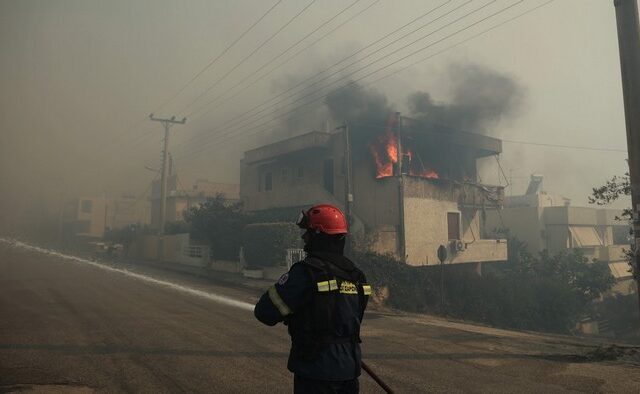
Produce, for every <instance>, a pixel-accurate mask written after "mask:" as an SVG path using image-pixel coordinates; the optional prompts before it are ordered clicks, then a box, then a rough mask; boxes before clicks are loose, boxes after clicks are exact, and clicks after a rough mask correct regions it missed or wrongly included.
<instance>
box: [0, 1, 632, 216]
mask: <svg viewBox="0 0 640 394" xmlns="http://www.w3.org/2000/svg"><path fill="white" fill-rule="evenodd" d="M276 3H277V0H271V1H266V0H265V1H255V0H254V1H244V0H241V1H239V0H235V1H208V0H202V1H196V0H189V1H180V2H178V1H165V0H154V1H151V0H138V1H132V0H126V1H125V0H120V1H87V0H77V1H71V0H58V1H42V0H41V1H31V0H23V1H0V195H1V196H0V199H1V200H2V201H0V202H1V203H2V205H1V206H2V207H3V208H0V209H3V210H4V211H3V212H2V214H3V215H7V212H8V211H11V212H17V211H19V210H20V209H22V208H25V207H32V206H33V205H34V204H37V203H38V202H39V201H41V200H46V201H47V202H49V203H50V204H53V205H55V204H57V201H59V200H61V199H64V198H67V197H69V196H73V195H78V194H84V195H90V194H100V195H102V194H103V193H106V194H107V195H118V194H121V193H134V194H141V193H143V192H144V191H145V190H146V189H147V185H148V183H149V181H150V180H151V178H153V177H154V175H155V174H154V170H155V169H158V168H159V165H160V164H159V162H160V151H161V149H162V148H161V139H162V134H163V131H162V127H161V125H160V124H158V123H155V122H150V121H148V120H146V117H147V116H148V114H149V113H151V112H154V113H155V114H156V116H161V117H164V116H166V117H170V116H172V115H175V116H176V117H178V118H182V117H183V116H186V117H187V118H188V120H187V124H186V125H184V126H175V127H174V128H173V129H172V131H171V148H170V151H171V152H172V153H173V156H174V162H175V167H176V170H177V172H178V174H179V176H180V177H181V178H182V179H183V183H184V184H188V183H189V182H191V181H193V180H195V179H197V178H208V179H210V180H213V181H221V182H238V177H239V159H240V157H241V152H242V151H244V150H246V149H247V148H251V147H255V146H256V145H258V144H260V143H263V142H265V141H269V140H272V139H273V138H276V136H283V135H287V133H289V134H290V133H302V132H306V131H309V130H310V129H313V128H315V129H318V128H324V127H326V122H327V121H329V124H333V125H334V126H335V123H337V122H339V121H340V120H339V119H329V118H330V117H331V114H335V111H334V112H332V111H331V110H330V109H329V108H328V107H330V104H331V103H338V102H340V100H339V99H340V98H344V97H347V95H348V94H349V91H350V90H353V88H354V85H351V89H350V90H347V89H343V90H341V91H332V90H334V89H336V88H339V87H341V86H343V85H345V84H346V83H349V82H350V81H357V83H358V88H357V89H361V90H362V91H363V92H365V96H367V97H373V98H376V97H377V98H378V99H379V100H381V101H378V102H377V104H379V105H382V106H383V107H384V108H391V109H393V110H397V111H401V112H402V113H403V114H407V115H420V113H421V111H422V113H423V114H425V113H426V114H427V115H428V116H429V117H430V119H434V118H437V119H438V120H439V121H440V122H445V123H446V122H448V121H449V122H453V120H458V121H459V123H456V124H455V125H452V126H456V127H464V128H465V129H467V128H477V130H466V131H471V132H484V133H488V134H490V135H494V136H497V137H500V138H504V139H505V140H508V141H524V142H531V143H535V144H549V145H568V146H583V147H593V148H607V149H609V148H613V149H625V148H626V144H625V141H626V140H625V128H624V113H623V105H622V92H621V83H620V67H619V55H618V46H617V36H616V25H615V14H614V7H613V1H606V0H556V1H554V2H551V3H550V4H547V5H544V6H542V7H541V8H539V9H536V10H534V11H532V12H530V13H527V14H525V15H523V16H521V17H518V18H517V19H514V20H513V21H511V22H509V23H507V24H505V25H503V26H499V27H497V28H495V29H493V30H490V31H488V32H487V33H483V34H481V33H482V32H483V31H485V30H487V29H489V28H491V27H493V26H495V25H497V24H499V23H501V22H503V21H506V20H509V19H511V18H513V17H516V16H518V15H520V14H523V13H524V12H526V11H528V10H531V9H533V8H535V7H537V6H539V5H542V4H544V3H546V0H523V1H518V0H495V1H491V0H450V1H446V0H437V1H432V0H428V1H427V0H403V1H389V0H379V1H376V0H359V1H338V0H316V1H315V2H312V1H311V0H305V1H300V0H283V1H281V2H279V3H277V5H275V7H274V8H273V9H271V11H270V12H268V13H267V14H266V16H265V17H264V18H263V19H261V20H260V21H259V23H257V24H256V25H255V27H254V28H253V29H251V30H250V31H249V32H248V33H247V34H245V35H244V36H242V38H241V39H240V40H239V41H237V43H235V44H234V40H236V39H237V38H238V37H239V36H240V35H241V34H242V33H243V32H244V31H246V30H247V28H248V27H249V26H251V25H252V24H253V23H254V22H255V21H256V20H258V18H260V17H261V16H262V15H264V14H265V13H266V12H267V11H268V10H269V9H270V8H271V7H272V6H273V5H274V4H276ZM307 5H309V6H308V7H307ZM341 11H342V13H340V12H341ZM429 11H431V13H428V12H429ZM338 13H340V14H339V15H338V16H337V17H335V19H332V18H333V17H334V16H336V14H338ZM427 13H428V14H427ZM298 14H299V15H298ZM423 14H427V15H425V16H424V17H422V18H420V19H417V20H416V21H415V22H414V23H412V24H410V25H409V26H407V27H405V28H404V29H402V30H400V31H398V32H397V33H395V34H393V35H391V36H389V37H388V38H386V39H384V40H382V41H380V42H379V43H377V44H374V45H372V46H370V47H367V46H368V45H369V44H371V43H373V42H375V41H377V40H379V39H380V38H381V37H384V36H385V35H387V34H388V33H390V32H392V31H394V30H396V29H397V28H399V27H401V26H403V25H405V24H407V23H408V22H411V21H412V20H414V19H415V18H417V17H419V16H421V15H423ZM494 14H495V15H494ZM296 15H298V16H297V17H295V18H294V16H296ZM492 15H493V16H492ZM289 21H290V23H289ZM472 24H473V25H472ZM421 26H422V28H420V27H421ZM467 26H469V27H468V28H467V29H465V30H463V29H464V28H466V27H467ZM418 28H420V29H418ZM416 29H418V30H416ZM413 30H416V31H415V32H414V33H411V34H409V33H410V32H411V31H413ZM458 31H459V33H457V34H454V33H456V32H458ZM480 34H481V35H480ZM325 35H326V36H325ZM405 35H406V37H404V38H403V36H405ZM323 36H325V37H324V38H322V37H323ZM305 37H306V38H305ZM301 40H302V41H301ZM299 41H300V42H299ZM315 41H317V42H316V43H315V44H313V45H311V46H309V45H310V44H312V43H313V42H315ZM394 41H395V42H394ZM414 41H415V43H412V42H414ZM296 43H297V45H296V46H293V47H292V45H294V44H296ZM458 43H460V44H459V45H457V46H454V45H455V44H458ZM232 44H233V45H232ZM387 44H388V45H387ZM408 44H411V45H408ZM452 46H454V47H452ZM229 47H230V48H229ZM290 47H291V49H289V48H290ZM307 47H308V48H307ZM451 47H452V48H451ZM225 48H229V49H227V50H225ZM305 48H306V49H305ZM362 48H366V49H364V50H362V51H360V50H361V49H362ZM421 48H425V49H424V50H422V51H420V52H418V53H416V54H412V53H413V52H415V51H417V50H419V49H421ZM287 49H289V50H288V51H287ZM358 51H360V52H358ZM283 52H284V53H283ZM356 52H358V53H357V54H355V55H354V56H352V57H350V58H348V59H347V60H345V61H344V62H342V63H340V64H339V65H337V66H335V67H333V68H329V67H331V66H333V65H334V64H335V63H337V62H338V61H340V60H342V59H345V58H347V57H349V56H350V55H352V54H354V53H356ZM221 54H222V55H221ZM220 55H221V56H220ZM425 58H426V60H424V61H422V62H419V63H417V64H415V65H413V66H411V67H408V68H406V69H404V70H402V69H403V68H404V67H406V66H409V65H410V64H412V63H415V62H417V61H418V60H420V59H425ZM396 61H397V62H396ZM392 63H393V64H392ZM207 64H211V66H210V67H209V68H206V69H205V70H204V72H201V70H203V69H204V68H205V66H207ZM387 65H388V67H386V68H384V69H382V70H380V71H378V72H374V71H375V70H377V69H380V68H382V67H384V66H387ZM325 70H327V71H325ZM396 71H397V73H395V74H393V75H390V76H389V77H387V78H385V79H382V80H379V81H377V80H378V79H379V78H381V77H384V76H386V75H389V74H391V73H394V72H396ZM200 72H201V73H200ZM320 72H323V73H322V74H320V75H319V76H317V77H315V79H311V80H308V81H307V79H308V78H310V77H312V76H314V75H316V74H318V73H320ZM196 75H197V78H195V79H193V78H194V77H195V76H196ZM189 81H191V82H190V83H188V82H189ZM308 85H311V86H309V88H308V89H307V90H305V91H303V92H301V93H299V94H298V95H296V96H290V95H292V94H293V93H295V92H296V89H300V88H302V87H304V86H308ZM296 87H298V88H296ZM287 91H288V92H287ZM329 93H330V96H329V99H333V101H327V99H325V98H323V97H322V96H323V95H324V94H329ZM305 95H307V96H306V97H304V98H302V99H301V100H300V101H298V102H296V104H292V103H293V102H294V100H296V99H298V98H300V97H303V96H305ZM267 100H270V101H267ZM312 100H315V101H312ZM309 101H311V103H310V104H309V105H307V106H305V107H302V108H300V110H299V111H298V112H295V113H292V114H287V112H288V111H289V110H291V109H292V108H294V107H296V106H299V105H301V104H304V103H306V102H309ZM374 101H375V100H374ZM259 105H261V106H259ZM370 109H371V108H370ZM248 111H253V112H248ZM301 111H306V112H301ZM474 111H476V112H474ZM251 114H254V115H253V116H252V117H249V116H250V115H251ZM476 116H480V121H477V118H476ZM272 119H273V120H272ZM480 128H484V130H480ZM503 149H504V152H503V154H502V156H501V159H500V160H501V164H502V167H503V168H504V171H505V173H506V174H507V176H508V177H511V178H512V180H513V185H512V188H511V189H510V190H508V191H507V194H510V193H513V194H519V193H522V192H524V190H525V188H526V184H527V182H528V177H529V175H530V174H531V173H538V174H543V175H544V176H545V189H546V190H547V191H549V192H552V193H557V194H562V195H565V196H567V197H569V198H571V199H572V200H573V204H575V205H581V204H586V196H587V195H588V194H589V192H590V189H591V187H593V186H596V185H599V184H601V183H603V182H604V180H606V179H607V178H609V177H611V176H613V175H616V174H621V173H623V172H624V171H625V169H626V163H625V157H626V154H625V153H624V152H620V151H606V150H601V151H599V150H581V149H566V148H559V147H551V146H539V145H531V144H520V143H514V142H505V143H504V145H503ZM145 167H147V168H145ZM483 168H485V171H489V172H490V174H489V178H487V177H484V178H483V179H491V178H490V177H491V176H493V178H494V181H495V182H498V171H499V169H498V167H497V165H495V163H494V165H493V166H491V165H488V164H487V165H486V166H483ZM502 182H503V183H504V180H502ZM7 207H10V208H9V209H8V210H7ZM2 217H3V216H2V215H0V219H1V218H2ZM4 217H6V216H4Z"/></svg>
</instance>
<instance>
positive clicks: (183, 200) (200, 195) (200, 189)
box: [151, 174, 240, 228]
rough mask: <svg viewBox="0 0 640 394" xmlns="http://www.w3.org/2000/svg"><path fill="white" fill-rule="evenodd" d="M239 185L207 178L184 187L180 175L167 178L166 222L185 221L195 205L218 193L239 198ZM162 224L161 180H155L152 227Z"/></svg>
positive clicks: (231, 198)
mask: <svg viewBox="0 0 640 394" xmlns="http://www.w3.org/2000/svg"><path fill="white" fill-rule="evenodd" d="M239 188H240V187H239V185H238V184H233V183H219V182H211V181H208V180H206V179H199V180H197V181H196V182H195V183H194V184H193V185H192V186H191V187H190V188H187V189H183V188H182V187H181V185H180V184H179V182H178V177H177V176H176V175H175V174H174V175H170V176H169V177H168V178H167V205H166V216H165V221H166V223H172V222H183V221H184V214H185V213H186V212H187V211H188V210H189V209H190V208H193V207H198V206H200V205H201V204H203V203H204V202H205V201H207V198H212V197H215V196H216V195H218V194H222V195H224V198H225V200H227V201H238V200H239V198H240V197H239V194H240V192H239ZM159 226H160V181H153V183H152V187H151V227H152V228H158V227H159Z"/></svg>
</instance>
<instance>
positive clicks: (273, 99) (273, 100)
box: [203, 0, 496, 128]
mask: <svg viewBox="0 0 640 394" xmlns="http://www.w3.org/2000/svg"><path fill="white" fill-rule="evenodd" d="M471 1H473V0H468V1H466V2H465V3H463V4H461V5H459V6H458V7H456V8H454V9H453V10H450V11H449V12H447V13H445V14H444V15H441V16H439V17H438V18H436V19H432V20H430V21H428V22H427V23H425V24H423V25H420V26H419V27H417V28H416V29H414V30H412V31H410V32H409V33H406V34H404V35H403V36H401V37H399V38H397V39H395V40H393V41H391V42H389V43H387V44H386V45H384V46H383V47H381V48H378V49H377V50H375V51H374V52H371V53H369V54H368V55H366V56H365V57H364V58H363V59H358V60H356V61H354V62H351V63H349V64H348V65H347V66H345V67H342V68H341V69H340V70H338V71H336V72H333V73H331V74H329V75H327V76H325V77H323V78H321V79H319V80H317V81H315V82H313V83H311V84H310V85H306V86H303V85H305V83H306V82H309V81H312V80H313V79H315V78H316V77H318V76H320V75H323V74H325V73H326V72H328V71H329V70H331V69H333V68H334V67H336V66H338V65H340V64H342V63H344V62H345V61H347V60H349V59H351V58H353V57H355V56H357V55H358V54H360V53H362V52H363V51H365V50H367V49H369V48H371V47H373V46H374V45H376V44H378V43H380V42H382V41H383V40H385V39H386V38H388V37H390V36H392V35H393V34H395V33H397V32H398V31H400V30H402V29H404V28H405V27H407V26H410V25H411V24H413V23H415V22H416V21H418V20H420V19H422V18H424V17H426V16H428V15H430V14H431V13H433V12H434V11H436V10H438V9H439V8H442V7H443V6H445V5H446V4H448V3H450V2H451V0H447V1H445V2H444V3H442V4H440V5H438V6H437V7H434V8H432V9H430V10H429V11H427V12H425V13H423V14H422V15H420V16H418V17H416V18H414V19H413V20H411V21H409V22H408V23H406V24H404V25H403V26H401V27H399V28H397V29H395V30H393V31H392V32H390V33H387V34H386V35H384V36H383V37H381V38H379V39H377V40H376V41H374V42H372V43H370V44H368V45H366V46H364V47H363V48H361V49H359V50H358V51H356V52H354V53H352V54H350V55H349V56H347V57H345V58H342V59H341V60H339V61H337V62H336V63H334V64H332V65H331V66H329V67H327V68H326V69H324V70H322V71H319V72H318V73H316V74H314V75H312V76H311V77H308V78H305V79H304V80H302V81H300V82H298V83H297V84H295V85H294V86H292V87H290V88H288V89H286V90H284V91H282V92H280V93H279V94H277V95H275V96H273V97H270V98H269V99H267V100H266V101H264V102H263V103H261V104H259V105H257V106H255V107H253V108H251V109H249V110H248V111H245V112H244V113H242V114H240V115H238V116H236V117H235V118H233V119H231V120H229V121H227V122H225V123H223V124H222V125H221V126H220V128H225V127H227V126H228V124H230V123H231V124H233V123H234V122H236V121H238V122H240V121H244V120H247V119H250V118H252V117H254V116H257V115H259V114H261V113H264V112H265V111H268V110H270V109H272V108H275V107H277V106H278V105H279V104H281V103H283V102H285V101H287V100H289V99H291V98H293V97H294V96H295V95H297V94H299V93H302V92H303V91H305V90H307V89H309V88H311V87H312V86H315V85H317V84H318V83H320V82H323V81H326V80H327V79H329V78H331V77H332V76H334V75H336V74H338V73H339V72H341V71H343V70H345V69H347V68H349V67H351V66H352V65H354V64H356V63H359V62H361V61H362V60H364V59H366V58H368V57H370V56H371V55H373V54H375V53H378V52H380V51H381V50H383V49H385V48H387V47H389V46H390V45H392V44H395V43H397V42H399V41H400V40H402V39H404V38H406V37H408V36H409V35H411V34H413V33H415V32H417V31H419V30H421V29H424V28H425V27H427V26H430V25H431V24H432V23H434V22H436V21H437V20H439V19H441V18H443V17H445V16H447V15H449V14H451V13H452V12H454V11H457V10H458V9H460V8H461V7H463V6H465V5H467V4H469V3H470V2H471ZM495 1H496V0H492V1H491V2H492V3H493V2H495ZM487 5H488V4H487ZM452 23H455V21H454V22H452ZM447 26H448V25H447ZM424 38H425V37H424V36H423V37H422V39H424ZM410 45H411V44H410ZM401 49H403V48H401ZM396 52H397V51H396ZM394 53H395V52H393V53H391V54H388V55H386V56H384V57H381V58H379V59H378V60H381V59H384V58H386V57H389V56H391V55H393V54H394ZM370 64H372V63H369V64H367V66H368V65H370ZM360 70H361V69H358V70H356V71H354V72H352V73H351V74H354V73H355V72H358V71H360ZM348 76H349V74H347V75H346V76H343V78H342V79H344V78H345V77H348ZM299 87H302V89H300V90H298V91H295V90H296V89H297V88H299ZM325 88H326V86H325ZM289 92H293V93H291V94H289V95H287V96H286V97H284V98H282V99H280V100H278V99H279V98H280V97H283V96H284V95H286V94H287V93H289ZM269 102H271V104H270V105H269V106H267V107H265V108H263V109H261V110H260V111H257V112H255V113H253V114H251V115H248V117H247V119H242V118H243V117H245V116H246V115H247V114H250V113H251V112H252V111H254V110H256V109H258V108H260V107H262V106H263V105H265V104H268V103H269ZM215 109H217V107H216V108H213V109H211V110H209V111H207V112H205V113H204V114H208V113H211V112H212V111H213V110H215ZM204 114H203V115H204Z"/></svg>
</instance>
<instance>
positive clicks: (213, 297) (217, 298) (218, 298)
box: [0, 238, 253, 311]
mask: <svg viewBox="0 0 640 394" xmlns="http://www.w3.org/2000/svg"><path fill="white" fill-rule="evenodd" d="M0 242H3V243H5V244H9V245H11V246H14V247H17V248H22V249H26V250H30V251H33V252H38V253H42V254H47V255H50V256H55V257H59V258H62V259H64V260H69V261H73V262H76V263H81V264H87V265H91V266H93V267H96V268H99V269H101V270H104V271H109V272H117V273H119V274H122V275H126V276H128V277H130V278H134V279H137V280H139V281H142V282H147V283H152V284H154V285H157V286H162V287H165V288H169V289H172V290H176V291H180V292H182V293H185V294H189V295H192V296H196V297H200V298H204V299H207V300H210V301H214V302H217V303H220V304H224V305H228V306H232V307H235V308H240V309H244V310H248V311H252V310H253V305H252V304H250V303H248V302H244V301H239V300H235V299H233V298H230V297H227V296H223V295H220V294H215V293H208V292H206V291H202V290H196V289H192V288H190V287H186V286H182V285H179V284H176V283H172V282H167V281H164V280H160V279H156V278H153V277H151V276H147V275H142V274H138V273H135V272H131V271H129V270H126V269H120V268H114V267H110V266H108V265H106V264H102V263H98V262H95V261H91V260H87V259H83V258H80V257H76V256H71V255H67V254H64V253H60V252H56V251H55V250H51V249H45V248H41V247H39V246H34V245H29V244H27V243H24V242H22V241H18V240H15V239H7V238H0Z"/></svg>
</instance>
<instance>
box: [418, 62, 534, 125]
mask: <svg viewBox="0 0 640 394" xmlns="http://www.w3.org/2000/svg"><path fill="white" fill-rule="evenodd" d="M448 79H449V82H450V84H451V93H452V94H451V101H450V102H448V103H441V102H436V101H435V100H433V98H432V97H431V95H430V94H429V93H428V92H415V93H412V94H411V95H410V96H409V98H408V104H409V110H410V116H411V117H413V118H416V119H417V120H420V121H424V122H425V123H426V124H432V125H433V126H434V127H436V128H441V129H449V130H452V131H468V132H473V133H482V134H493V133H492V127H494V126H496V125H497V124H498V123H499V122H500V121H501V120H503V119H505V118H508V117H511V116H513V115H514V114H516V113H517V111H518V110H519V109H520V107H521V105H522V101H523V97H524V89H523V88H522V86H520V84H518V83H517V82H516V81H515V80H514V79H513V78H511V77H509V76H508V75H505V74H500V73H498V72H496V71H494V70H491V69H488V68H486V67H483V66H480V65H476V64H466V65H460V64H458V65H454V66H452V67H450V69H449V75H448Z"/></svg>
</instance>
